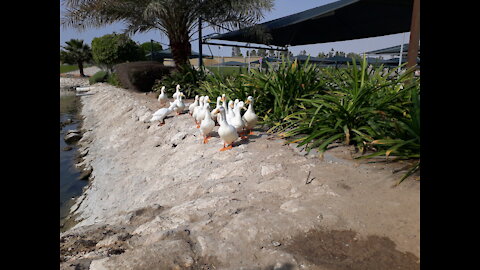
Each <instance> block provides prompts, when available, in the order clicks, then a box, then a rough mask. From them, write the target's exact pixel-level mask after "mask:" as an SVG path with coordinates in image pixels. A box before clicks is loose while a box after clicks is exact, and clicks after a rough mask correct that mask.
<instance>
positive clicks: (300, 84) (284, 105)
mask: <svg viewBox="0 0 480 270" xmlns="http://www.w3.org/2000/svg"><path fill="white" fill-rule="evenodd" d="M324 84H325V83H324V80H322V79H321V77H320V75H319V73H318V69H317V67H316V66H314V65H312V64H310V63H308V62H306V63H304V64H301V65H299V64H297V62H293V63H292V62H290V61H288V60H287V59H286V60H285V61H284V62H283V63H282V64H281V65H279V67H278V68H276V69H274V68H273V67H272V66H271V65H269V68H268V71H259V70H252V72H251V74H240V75H236V76H216V75H214V76H208V77H207V79H206V80H205V81H203V82H201V84H200V89H199V93H200V94H201V95H208V96H209V97H211V98H215V97H217V96H221V95H222V94H225V96H226V97H227V100H229V99H231V100H234V99H237V98H238V99H240V100H246V98H247V97H248V96H249V95H251V96H253V97H254V98H255V112H256V114H257V115H258V116H259V118H260V120H261V122H262V123H263V124H265V125H267V126H277V125H281V123H282V122H283V119H284V118H285V117H286V116H288V115H289V114H291V113H292V112H294V111H295V110H296V109H297V106H298V104H300V102H299V101H298V100H297V99H298V98H301V97H304V96H306V95H310V94H312V93H318V92H319V91H321V90H322V89H323V86H324Z"/></svg>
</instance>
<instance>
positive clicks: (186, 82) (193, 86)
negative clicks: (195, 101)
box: [153, 66, 206, 98]
mask: <svg viewBox="0 0 480 270" xmlns="http://www.w3.org/2000/svg"><path fill="white" fill-rule="evenodd" d="M205 79H206V75H205V73H204V72H203V71H197V70H195V69H194V68H192V67H191V66H183V67H180V68H178V69H175V70H173V71H172V73H170V74H169V75H167V76H165V77H163V78H162V79H160V80H158V81H157V82H155V85H154V87H153V90H154V91H160V89H161V88H162V86H165V93H167V94H168V95H169V96H171V95H172V94H173V93H174V92H175V91H176V87H177V84H179V85H180V87H181V88H180V91H182V92H183V94H185V96H186V97H187V98H193V97H195V95H196V94H197V93H198V88H199V86H200V82H201V81H203V80H205Z"/></svg>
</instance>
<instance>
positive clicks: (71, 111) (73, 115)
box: [60, 91, 88, 223]
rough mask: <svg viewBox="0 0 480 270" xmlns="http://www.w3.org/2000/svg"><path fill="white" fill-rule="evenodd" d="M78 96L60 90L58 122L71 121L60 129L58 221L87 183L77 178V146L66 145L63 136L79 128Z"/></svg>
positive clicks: (65, 213) (67, 212) (73, 92)
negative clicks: (75, 163) (66, 148)
mask: <svg viewBox="0 0 480 270" xmlns="http://www.w3.org/2000/svg"><path fill="white" fill-rule="evenodd" d="M78 99H79V98H78V97H76V96H75V91H60V122H61V123H63V122H65V121H67V119H72V120H73V122H72V123H70V124H67V125H65V126H63V127H62V128H61V130H60V222H61V223H62V220H64V218H65V217H66V216H67V215H68V214H69V212H70V207H71V206H72V205H73V204H74V202H75V201H74V198H76V197H78V196H79V195H81V194H82V190H83V187H84V186H85V185H86V184H87V183H88V182H87V181H85V180H78V177H79V176H80V174H81V171H80V170H78V169H77V168H76V167H75V166H74V161H75V157H76V155H77V149H78V148H77V146H76V145H75V144H70V145H68V144H67V143H66V142H65V141H64V139H63V137H64V136H65V133H66V132H67V131H68V130H70V129H78V128H79V124H80V122H79V119H78V117H77V111H78V105H79V102H80V101H79V100H78ZM66 146H71V147H72V149H71V150H69V151H63V149H64V148H65V147H66Z"/></svg>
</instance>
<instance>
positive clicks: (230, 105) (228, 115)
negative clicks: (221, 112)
mask: <svg viewBox="0 0 480 270" xmlns="http://www.w3.org/2000/svg"><path fill="white" fill-rule="evenodd" d="M234 106H235V105H234V103H233V101H232V100H230V101H229V102H228V107H227V110H226V113H225V117H226V118H225V120H226V121H227V123H228V124H231V123H232V119H233V117H234V116H235V113H234V111H233V108H234Z"/></svg>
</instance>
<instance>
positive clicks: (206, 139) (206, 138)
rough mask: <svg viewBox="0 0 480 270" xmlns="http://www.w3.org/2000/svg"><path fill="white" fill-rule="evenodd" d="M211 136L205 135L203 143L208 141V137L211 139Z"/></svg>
mask: <svg viewBox="0 0 480 270" xmlns="http://www.w3.org/2000/svg"><path fill="white" fill-rule="evenodd" d="M210 138H211V137H210V136H205V137H203V143H208V139H210Z"/></svg>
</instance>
